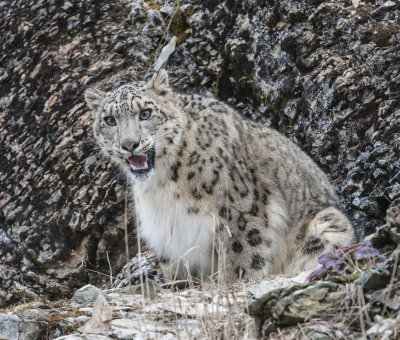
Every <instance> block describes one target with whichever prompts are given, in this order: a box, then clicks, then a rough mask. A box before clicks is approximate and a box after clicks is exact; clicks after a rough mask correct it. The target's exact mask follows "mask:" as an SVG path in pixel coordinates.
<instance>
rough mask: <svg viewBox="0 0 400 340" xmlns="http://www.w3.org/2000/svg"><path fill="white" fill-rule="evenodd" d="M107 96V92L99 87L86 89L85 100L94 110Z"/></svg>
mask: <svg viewBox="0 0 400 340" xmlns="http://www.w3.org/2000/svg"><path fill="white" fill-rule="evenodd" d="M105 97H106V94H105V93H104V92H102V91H100V90H97V89H87V90H86V91H85V100H86V104H87V106H89V108H90V109H91V110H93V111H95V110H97V109H98V108H99V107H100V106H101V105H102V104H103V101H104V99H105Z"/></svg>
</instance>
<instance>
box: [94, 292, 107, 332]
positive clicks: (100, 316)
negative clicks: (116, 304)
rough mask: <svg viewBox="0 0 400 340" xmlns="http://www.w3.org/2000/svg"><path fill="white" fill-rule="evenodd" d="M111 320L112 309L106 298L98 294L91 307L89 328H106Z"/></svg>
mask: <svg viewBox="0 0 400 340" xmlns="http://www.w3.org/2000/svg"><path fill="white" fill-rule="evenodd" d="M111 319H112V308H111V306H110V305H109V304H108V303H107V300H106V298H105V297H104V296H103V295H101V294H99V295H98V296H97V299H96V301H95V302H94V305H93V311H92V320H91V323H90V326H91V328H108V327H109V322H110V321H111Z"/></svg>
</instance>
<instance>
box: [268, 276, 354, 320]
mask: <svg viewBox="0 0 400 340" xmlns="http://www.w3.org/2000/svg"><path fill="white" fill-rule="evenodd" d="M345 296H346V290H345V288H344V287H342V286H340V285H338V284H335V283H333V282H317V283H315V284H313V285H311V286H309V287H307V288H304V289H300V290H296V291H294V292H293V293H291V294H290V295H287V296H285V297H284V298H282V299H279V301H278V302H277V303H276V306H275V308H274V310H273V318H274V319H275V320H279V321H278V324H279V325H282V326H287V325H293V324H296V323H297V322H303V321H304V320H306V319H311V318H314V317H320V316H321V315H323V314H324V313H326V312H329V311H330V310H332V308H334V307H336V306H337V302H338V301H340V300H341V299H342V298H344V297H345Z"/></svg>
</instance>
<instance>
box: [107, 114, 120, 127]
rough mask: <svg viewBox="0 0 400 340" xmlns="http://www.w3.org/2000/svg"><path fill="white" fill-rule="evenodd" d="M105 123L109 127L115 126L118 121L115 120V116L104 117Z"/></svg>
mask: <svg viewBox="0 0 400 340" xmlns="http://www.w3.org/2000/svg"><path fill="white" fill-rule="evenodd" d="M104 121H105V122H106V124H107V125H109V126H114V125H116V124H117V121H116V120H115V118H114V117H113V116H107V117H104Z"/></svg>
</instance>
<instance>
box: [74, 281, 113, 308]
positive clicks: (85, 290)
mask: <svg viewBox="0 0 400 340" xmlns="http://www.w3.org/2000/svg"><path fill="white" fill-rule="evenodd" d="M99 294H100V295H103V296H104V297H105V298H106V299H107V294H105V293H104V292H103V291H102V290H100V289H99V288H97V287H95V286H93V285H90V284H89V285H86V286H83V287H82V288H79V289H78V290H77V291H76V292H75V294H74V298H75V299H76V300H77V301H78V302H81V303H89V302H93V301H95V300H96V298H97V296H98V295H99Z"/></svg>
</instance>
